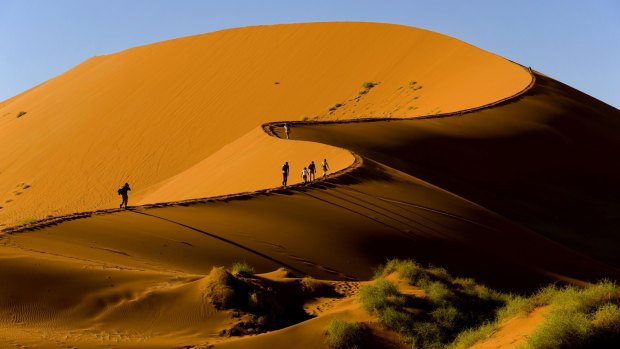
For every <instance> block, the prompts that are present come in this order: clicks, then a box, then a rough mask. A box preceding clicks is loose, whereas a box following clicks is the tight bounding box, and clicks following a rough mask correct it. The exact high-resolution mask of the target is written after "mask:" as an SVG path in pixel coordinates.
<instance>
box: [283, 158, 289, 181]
mask: <svg viewBox="0 0 620 349" xmlns="http://www.w3.org/2000/svg"><path fill="white" fill-rule="evenodd" d="M287 180H288V161H286V162H285V163H284V165H282V186H283V187H286V181H287Z"/></svg>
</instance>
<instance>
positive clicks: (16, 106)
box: [0, 23, 530, 224]
mask: <svg viewBox="0 0 620 349" xmlns="http://www.w3.org/2000/svg"><path fill="white" fill-rule="evenodd" d="M414 81H415V83H413V82H414ZM529 81H530V76H529V75H528V74H527V72H526V71H524V70H523V69H522V68H521V67H519V66H517V65H515V64H512V63H511V62H509V61H507V60H505V59H503V58H501V57H498V56H496V55H493V54H490V53H488V52H485V51H482V50H480V49H477V48H475V47H473V46H471V45H468V44H465V43H463V42H461V41H458V40H456V39H453V38H449V37H446V36H443V35H440V34H437V33H433V32H429V31H426V30H421V29H416V28H410V27H404V26H397V25H388V24H372V23H316V24H295V25H274V26H259V27H248V28H239V29H230V30H223V31H219V32H215V33H209V34H204V35H197V36H192V37H186V38H181V39H175V40H170V41H166V42H160V43H156V44H151V45H146V46H142V47H137V48H132V49H128V50H126V51H122V52H119V53H115V54H110V55H104V56H98V57H93V58H91V59H89V60H87V61H85V62H83V63H81V64H80V65H78V66H76V67H75V68H73V69H71V70H69V71H67V72H66V73H64V74H61V75H60V76H58V77H56V78H53V79H51V80H49V81H47V82H45V83H43V84H41V85H39V86H36V87H35V88H33V89H31V90H28V91H26V92H24V93H22V94H20V95H18V96H15V97H13V98H11V99H9V100H7V101H4V102H2V104H0V149H2V151H1V152H0V206H2V209H0V224H14V223H16V222H19V221H21V220H23V219H28V218H41V217H44V216H46V215H49V214H52V215H57V214H63V213H69V212H76V211H83V210H90V209H97V208H104V207H113V206H115V205H117V197H116V193H115V190H116V188H117V187H118V186H119V185H120V184H122V183H124V182H125V181H128V182H130V183H131V184H132V185H133V187H134V192H133V193H132V194H133V195H132V198H131V200H132V201H131V202H133V203H136V202H146V201H149V202H156V201H165V200H170V199H182V198H186V197H188V196H195V197H201V196H207V195H212V194H215V193H230V192H243V191H248V190H253V189H256V188H258V187H273V186H276V185H277V184H278V183H279V179H278V178H277V177H278V176H279V169H280V164H281V163H282V162H283V161H284V160H288V161H290V162H291V164H292V165H293V169H292V174H293V175H294V176H292V178H291V179H292V180H293V181H299V176H298V175H297V174H298V172H299V171H300V170H301V166H302V165H305V164H307V163H308V162H309V161H310V160H312V159H314V160H315V161H318V160H320V158H322V157H324V156H327V155H329V157H330V160H331V161H332V167H333V168H334V169H337V167H343V166H347V165H349V164H350V163H351V161H352V157H351V156H350V154H349V153H348V152H346V151H337V150H334V149H329V150H327V149H328V148H327V147H326V146H314V147H313V146H311V145H306V146H304V147H305V148H303V149H300V148H298V146H297V145H295V144H291V145H287V146H284V145H279V144H284V143H277V141H276V140H269V141H267V140H259V138H260V137H261V136H262V135H260V136H259V135H258V134H255V133H254V134H253V133H252V132H254V131H252V130H255V129H256V128H257V127H259V126H260V125H261V124H262V123H264V122H268V121H275V120H295V119H297V120H300V119H302V118H304V117H307V118H315V117H318V118H319V119H341V118H356V117H364V116H366V117H367V116H371V117H376V116H393V117H403V116H417V115H424V114H433V113H438V112H449V111H454V110H461V109H466V108H471V107H476V106H480V105H483V104H486V103H490V102H493V101H496V100H498V99H502V98H505V97H507V96H511V95H513V94H515V93H516V92H518V91H520V90H521V89H523V87H524V86H526V85H527V84H528V83H529ZM364 82H374V83H378V84H377V85H376V86H374V87H372V88H370V89H365V88H363V87H362V84H363V83H364ZM360 92H362V94H360ZM336 104H340V106H339V107H338V108H336V109H335V110H334V111H329V109H330V108H331V107H333V106H335V105H336ZM20 112H26V114H24V115H22V116H21V117H19V118H18V117H17V115H18V114H19V113H20ZM252 134H253V136H251V135H252ZM244 137H245V138H244ZM248 137H254V138H253V139H250V138H248ZM251 142H256V144H257V146H258V145H260V146H261V148H260V149H253V150H252V152H254V154H255V155H256V158H255V159H252V160H253V161H252V162H249V161H246V160H247V157H243V156H240V157H228V156H224V155H223V154H227V153H238V152H241V151H246V150H247V149H248V146H249V145H250V144H251ZM278 142H279V141H278ZM263 146H265V148H262V147H263ZM259 158H261V159H262V161H260V160H259ZM244 161H245V162H244ZM250 164H251V166H250ZM276 164H277V167H275V168H274V166H275V165H276ZM233 169H234V170H233ZM205 179H206V181H205ZM224 179H226V180H224ZM192 183H195V184H196V186H195V187H194V189H191V188H190V187H192ZM177 185H179V186H178V187H177ZM160 187H161V189H160Z"/></svg>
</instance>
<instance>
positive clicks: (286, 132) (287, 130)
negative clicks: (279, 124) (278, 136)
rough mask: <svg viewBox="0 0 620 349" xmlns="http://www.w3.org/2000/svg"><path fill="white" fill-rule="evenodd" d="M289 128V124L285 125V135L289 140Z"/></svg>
mask: <svg viewBox="0 0 620 349" xmlns="http://www.w3.org/2000/svg"><path fill="white" fill-rule="evenodd" d="M289 127H290V126H289V125H288V124H284V133H285V134H286V139H289V138H288V132H289Z"/></svg>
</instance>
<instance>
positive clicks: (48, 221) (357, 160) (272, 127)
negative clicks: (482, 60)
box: [0, 61, 536, 240]
mask: <svg viewBox="0 0 620 349" xmlns="http://www.w3.org/2000/svg"><path fill="white" fill-rule="evenodd" d="M510 62H511V63H513V64H516V65H519V66H521V67H522V68H523V69H524V70H525V71H527V72H528V74H529V75H530V77H531V80H530V82H529V84H528V85H526V86H525V87H524V88H523V89H522V90H520V91H518V92H516V93H515V94H513V95H510V96H508V97H505V98H502V99H499V100H497V101H494V102H490V103H487V104H483V105H481V106H477V107H473V108H468V109H463V110H459V111H454V112H448V113H440V114H433V115H422V116H415V117H407V118H385V117H383V118H358V119H347V120H324V121H272V122H268V123H264V124H262V125H261V127H262V129H263V131H264V132H265V133H267V134H268V135H269V136H272V137H276V138H280V139H285V138H286V137H285V136H284V137H282V135H281V134H280V133H278V132H276V130H278V129H283V127H284V125H285V124H289V125H321V124H351V123H367V122H389V121H400V120H418V119H419V120H426V119H437V118H446V117H454V116H460V115H464V114H469V113H473V112H477V111H480V110H484V109H490V108H494V107H497V106H500V105H503V104H507V103H512V102H514V101H515V100H517V99H518V98H520V97H521V96H522V95H524V94H525V93H526V92H528V91H529V90H530V89H532V87H534V85H535V84H536V76H535V74H534V73H533V71H532V70H531V69H530V68H526V67H525V66H523V65H521V64H518V63H516V62H512V61H510ZM282 132H283V131H282ZM348 151H349V152H350V153H351V155H352V156H353V158H354V161H353V164H351V165H350V166H348V167H346V168H343V169H341V170H339V171H336V172H334V173H332V174H329V175H328V176H327V177H326V178H317V179H316V180H315V182H313V183H308V184H303V183H298V184H291V185H289V186H287V187H285V188H282V187H275V188H266V189H260V190H255V191H251V192H241V193H232V194H226V195H218V196H211V197H203V198H196V199H188V200H179V201H169V202H160V203H154V204H144V205H138V206H131V207H130V208H129V209H127V210H129V211H136V210H141V209H151V208H161V207H170V206H190V205H196V204H202V203H207V202H218V201H222V202H226V201H231V200H246V199H249V198H252V197H257V196H260V195H271V194H281V193H287V192H290V191H291V190H292V191H305V190H304V188H305V187H312V185H313V184H319V183H322V182H326V183H329V182H330V181H332V180H334V179H337V178H339V177H341V176H342V175H345V174H348V173H351V172H353V171H355V170H356V169H358V168H360V167H361V166H362V164H363V162H364V160H363V158H362V157H361V156H360V155H358V154H356V153H354V152H353V151H350V150H348ZM123 211H124V210H122V209H118V208H111V209H102V210H95V211H84V212H76V213H71V214H67V215H60V216H54V217H47V218H43V219H40V220H37V221H35V222H32V223H28V224H25V225H17V226H12V227H6V228H3V229H2V230H0V234H14V233H20V232H25V231H34V230H39V229H43V228H46V227H50V226H55V225H58V224H60V223H63V222H66V221H72V220H76V219H83V218H89V217H92V216H96V215H106V214H112V213H117V212H123ZM1 239H2V235H0V240H1Z"/></svg>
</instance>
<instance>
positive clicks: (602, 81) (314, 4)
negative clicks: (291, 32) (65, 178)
mask: <svg viewBox="0 0 620 349" xmlns="http://www.w3.org/2000/svg"><path fill="white" fill-rule="evenodd" d="M317 21H370V22H387V23H397V24H405V25H410V26H415V27H420V28H425V29H429V30H433V31H436V32H440V33H443V34H447V35H450V36H453V37H455V38H458V39H461V40H463V41H466V42H468V43H470V44H473V45H475V46H478V47H480V48H483V49H485V50H487V51H491V52H493V53H496V54H499V55H501V56H504V57H506V58H508V59H511V60H513V61H516V62H519V63H521V64H523V65H526V66H532V67H533V68H534V69H536V70H539V71H541V72H543V73H545V74H546V75H549V76H552V77H554V78H556V79H557V80H560V81H562V82H564V83H567V84H569V85H571V86H573V87H575V88H577V89H579V90H581V91H583V92H586V93H588V94H589V95H592V96H594V97H596V98H598V99H600V100H602V101H604V102H606V103H608V104H611V105H613V106H615V107H616V108H620V1H618V0H587V1H586V0H519V1H514V0H501V1H500V0H466V1H465V0H451V1H448V0H380V1H379V0H374V1H371V0H351V1H349V0H341V1H339V0H306V1H301V0H299V1H296V0H202V1H200V0H54V1H52V0H0V101H2V100H5V99H7V98H9V97H11V96H14V95H16V94H18V93H20V92H22V91H24V90H26V89H28V88H30V87H33V86H35V85H37V84H39V83H41V82H43V81H45V80H48V79H50V78H52V77H54V76H56V75H58V74H60V73H62V72H64V71H66V70H68V69H70V68H71V67H73V66H75V65H77V64H78V63H80V62H82V61H83V60H85V59H87V58H89V57H92V56H94V55H101V54H107V53H113V52H117V51H121V50H123V49H126V48H129V47H133V46H138V45H143V44H147V43H152V42H157V41H162V40H166V39H172V38H176V37H181V36H187V35H192V34H200V33H206V32H211V31H216V30H219V29H224V28H231V27H240V26H248V25H257V24H273V23H296V22H317Z"/></svg>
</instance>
